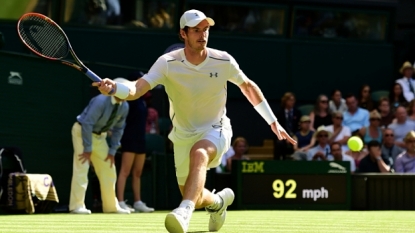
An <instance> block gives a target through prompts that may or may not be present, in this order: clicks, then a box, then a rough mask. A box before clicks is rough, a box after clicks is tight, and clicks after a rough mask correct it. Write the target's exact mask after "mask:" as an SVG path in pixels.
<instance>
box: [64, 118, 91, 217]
mask: <svg viewBox="0 0 415 233" xmlns="http://www.w3.org/2000/svg"><path fill="white" fill-rule="evenodd" d="M81 131H82V129H81V126H80V125H79V124H78V123H75V124H74V125H73V127H72V144H73V149H74V156H73V171H72V183H71V193H70V201H69V210H70V211H71V213H74V214H90V213H91V211H90V210H88V209H86V208H85V192H86V189H87V186H88V169H89V163H88V162H85V163H84V164H82V162H81V161H80V160H79V155H80V154H82V153H83V150H84V147H83V144H82V132H81Z"/></svg>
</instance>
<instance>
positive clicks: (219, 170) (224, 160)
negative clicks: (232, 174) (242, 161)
mask: <svg viewBox="0 0 415 233" xmlns="http://www.w3.org/2000/svg"><path fill="white" fill-rule="evenodd" d="M234 155H235V150H234V149H233V147H232V146H231V147H230V148H229V150H228V151H226V153H225V154H224V155H223V156H222V162H221V165H220V166H217V167H216V172H217V173H223V172H226V164H227V161H228V159H229V158H230V157H232V156H234Z"/></svg>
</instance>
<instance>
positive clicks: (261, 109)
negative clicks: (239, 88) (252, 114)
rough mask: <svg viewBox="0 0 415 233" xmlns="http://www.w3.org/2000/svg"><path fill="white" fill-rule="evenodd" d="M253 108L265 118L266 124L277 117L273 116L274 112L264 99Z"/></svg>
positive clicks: (274, 120) (272, 121)
mask: <svg viewBox="0 0 415 233" xmlns="http://www.w3.org/2000/svg"><path fill="white" fill-rule="evenodd" d="M254 108H255V110H256V111H257V112H258V113H259V115H261V116H262V117H263V118H264V119H265V121H266V122H267V123H268V125H270V124H272V123H274V122H276V121H277V118H276V117H275V115H274V113H273V112H272V110H271V107H270V106H269V104H268V102H267V101H266V100H265V99H264V100H263V101H262V102H261V103H260V104H258V105H257V106H255V107H254Z"/></svg>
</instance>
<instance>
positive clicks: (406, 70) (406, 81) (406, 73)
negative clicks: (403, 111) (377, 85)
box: [396, 61, 415, 102]
mask: <svg viewBox="0 0 415 233" xmlns="http://www.w3.org/2000/svg"><path fill="white" fill-rule="evenodd" d="M399 72H400V73H401V74H402V75H403V77H402V78H400V79H398V80H396V83H399V84H401V87H402V90H403V95H404V96H405V99H406V101H407V102H410V101H411V100H413V99H414V93H415V81H414V80H413V79H412V75H413V73H414V67H413V66H412V64H411V63H410V62H409V61H406V62H404V63H403V65H402V67H401V68H400V69H399Z"/></svg>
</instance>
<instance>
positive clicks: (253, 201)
mask: <svg viewBox="0 0 415 233" xmlns="http://www.w3.org/2000/svg"><path fill="white" fill-rule="evenodd" d="M235 162H236V163H234V162H232V165H233V168H232V171H235V172H232V173H233V176H234V177H233V179H234V182H235V184H236V189H235V190H236V199H235V201H236V204H237V208H238V209H308V210H313V209H316V210H318V209H326V210H328V209H332V210H336V209H338V210H340V209H342V210H348V209H350V195H351V194H350V182H351V181H350V180H351V178H350V164H349V162H337V161H246V160H245V161H235Z"/></svg>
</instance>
